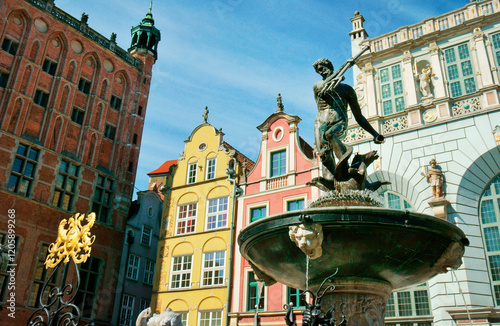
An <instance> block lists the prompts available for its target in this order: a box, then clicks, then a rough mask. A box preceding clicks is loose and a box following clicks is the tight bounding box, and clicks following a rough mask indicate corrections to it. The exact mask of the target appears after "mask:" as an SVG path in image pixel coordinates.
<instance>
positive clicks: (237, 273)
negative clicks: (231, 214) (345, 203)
mask: <svg viewBox="0 0 500 326" xmlns="http://www.w3.org/2000/svg"><path fill="white" fill-rule="evenodd" d="M300 120H301V119H300V118H299V117H298V116H294V115H289V114H287V113H285V112H284V111H283V109H282V107H281V108H278V109H277V111H276V112H275V113H273V114H272V115H270V116H269V117H268V118H267V119H266V120H265V121H264V122H263V123H262V124H261V125H260V126H258V127H257V128H258V129H259V130H260V131H261V132H262V137H261V145H260V153H259V156H258V158H257V160H256V164H255V166H254V168H253V169H252V170H251V171H250V172H249V173H248V175H247V177H246V180H242V182H241V187H242V189H243V190H244V194H243V196H241V197H240V198H238V212H237V223H236V225H237V226H236V228H237V229H236V230H237V231H236V236H237V235H238V233H239V231H240V230H241V229H242V228H244V227H245V226H247V225H248V224H249V223H251V222H252V221H253V220H255V219H258V218H264V217H266V216H271V215H274V214H278V213H282V212H285V211H288V210H292V209H299V208H305V207H307V206H308V204H309V203H310V202H311V201H312V200H315V199H317V198H318V197H319V189H317V188H315V187H310V186H306V183H307V182H308V181H310V180H311V179H312V178H314V177H316V176H318V175H319V168H318V163H317V159H316V157H315V156H314V154H313V149H312V147H311V146H310V145H309V144H308V143H307V142H306V141H304V140H303V139H302V138H301V137H300V136H299V132H298V131H299V129H298V124H299V122H300ZM233 275H234V278H233V285H232V300H231V307H230V314H229V321H230V325H231V326H236V325H242V324H247V325H248V323H251V322H253V320H254V314H255V308H254V307H255V303H256V301H257V299H256V294H257V293H258V292H260V291H262V290H261V288H262V286H261V285H260V284H259V286H258V287H259V289H258V290H257V282H256V281H254V279H253V278H252V268H251V266H250V264H249V263H248V262H247V261H246V260H245V259H244V258H243V257H242V256H241V254H240V252H239V248H238V245H237V244H236V248H235V255H234V273H233ZM294 294H296V292H293V293H292V295H294ZM295 298H296V297H295ZM289 299H290V298H289V289H288V287H287V286H285V285H283V284H281V283H276V284H274V285H272V286H270V287H267V286H266V287H264V290H263V292H262V295H261V299H260V300H259V304H260V307H259V310H258V314H259V318H260V324H266V325H272V324H276V325H283V323H284V319H283V318H284V315H285V310H284V309H283V305H284V304H285V303H289V302H290V300H289ZM292 301H293V300H292Z"/></svg>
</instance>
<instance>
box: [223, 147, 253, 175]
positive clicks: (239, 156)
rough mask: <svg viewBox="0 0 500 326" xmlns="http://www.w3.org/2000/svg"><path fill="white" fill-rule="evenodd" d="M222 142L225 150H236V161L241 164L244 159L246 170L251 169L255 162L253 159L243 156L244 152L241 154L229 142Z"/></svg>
mask: <svg viewBox="0 0 500 326" xmlns="http://www.w3.org/2000/svg"><path fill="white" fill-rule="evenodd" d="M222 144H223V145H224V147H225V148H226V149H227V150H234V151H235V152H236V155H235V158H236V160H237V161H238V163H240V164H243V162H244V161H246V162H247V168H246V170H247V171H252V169H253V167H254V166H255V162H254V161H252V160H251V159H249V158H248V157H247V156H245V155H244V154H242V153H241V152H240V151H238V150H237V149H236V148H234V147H233V146H231V145H230V144H228V143H226V142H225V141H223V142H222Z"/></svg>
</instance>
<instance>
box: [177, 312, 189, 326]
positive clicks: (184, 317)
mask: <svg viewBox="0 0 500 326" xmlns="http://www.w3.org/2000/svg"><path fill="white" fill-rule="evenodd" d="M177 313H178V314H179V315H181V322H182V326H187V321H188V319H189V311H177Z"/></svg>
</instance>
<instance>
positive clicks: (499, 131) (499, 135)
mask: <svg viewBox="0 0 500 326" xmlns="http://www.w3.org/2000/svg"><path fill="white" fill-rule="evenodd" d="M493 136H495V142H496V143H497V145H500V126H498V125H497V126H495V129H493Z"/></svg>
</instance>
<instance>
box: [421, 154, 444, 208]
mask: <svg viewBox="0 0 500 326" xmlns="http://www.w3.org/2000/svg"><path fill="white" fill-rule="evenodd" d="M429 165H430V168H429V169H428V170H427V172H426V171H425V168H424V165H423V164H422V171H421V172H420V174H421V175H422V176H424V177H426V178H427V180H429V183H430V184H431V187H432V196H433V197H434V199H438V198H444V187H443V185H444V179H443V172H442V171H441V170H439V169H438V168H437V162H436V159H434V158H433V159H431V160H430V161H429Z"/></svg>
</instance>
